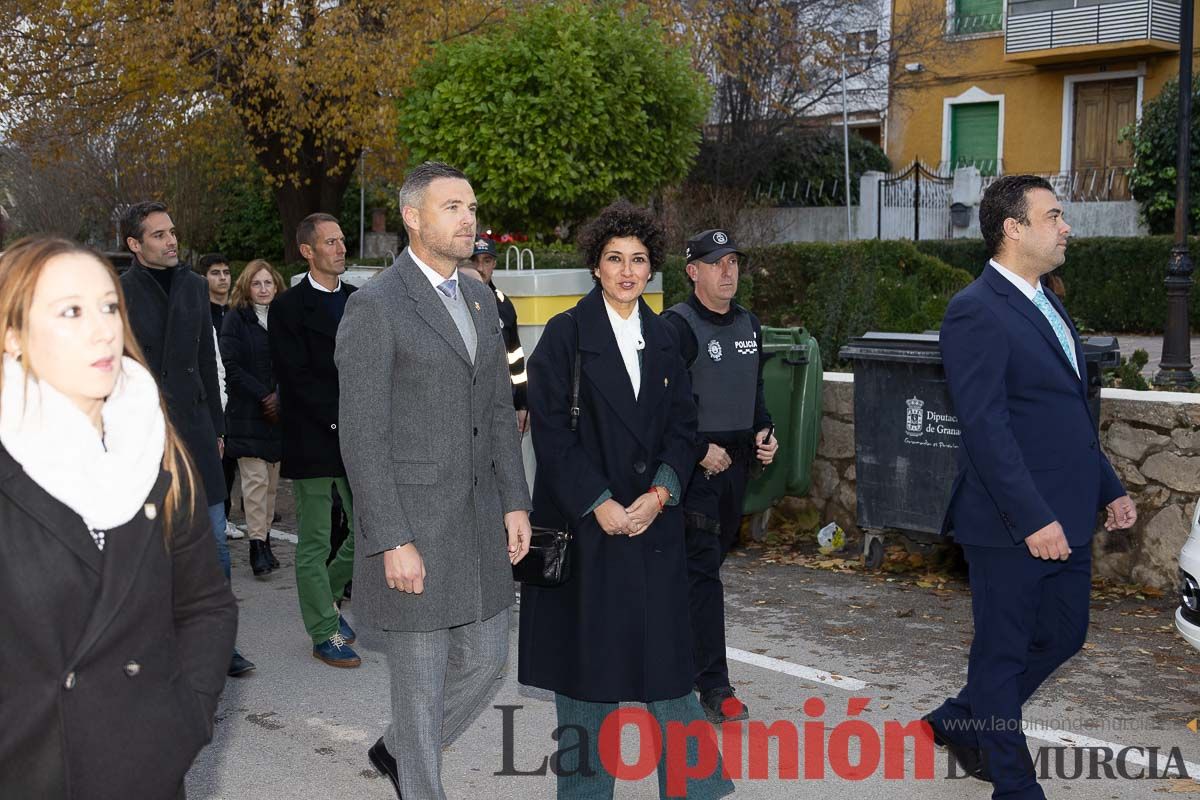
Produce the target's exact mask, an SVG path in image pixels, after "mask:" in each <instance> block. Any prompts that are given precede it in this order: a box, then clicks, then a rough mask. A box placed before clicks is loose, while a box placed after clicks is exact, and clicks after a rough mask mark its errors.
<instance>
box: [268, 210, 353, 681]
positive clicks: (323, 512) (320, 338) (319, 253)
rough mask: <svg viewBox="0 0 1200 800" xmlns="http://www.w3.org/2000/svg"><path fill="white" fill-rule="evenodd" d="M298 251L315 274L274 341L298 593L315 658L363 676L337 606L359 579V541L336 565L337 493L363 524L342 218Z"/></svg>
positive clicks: (322, 218)
mask: <svg viewBox="0 0 1200 800" xmlns="http://www.w3.org/2000/svg"><path fill="white" fill-rule="evenodd" d="M296 243H297V244H298V245H299V246H300V255H302V256H304V259H305V260H306V261H307V262H308V273H307V274H306V275H305V276H304V277H303V278H301V279H300V282H299V283H298V284H296V286H295V287H294V288H292V289H290V290H288V291H286V292H283V293H281V294H280V295H278V296H277V297H276V298H275V300H274V302H272V303H271V312H270V320H271V324H270V330H269V331H268V337H269V338H270V341H271V363H272V365H273V367H274V368H275V377H276V378H277V379H278V381H279V417H280V422H281V423H282V424H283V465H282V467H281V468H280V475H282V476H283V477H284V478H290V479H291V480H292V490H293V492H294V493H295V495H296V517H297V522H298V524H299V528H300V531H299V541H298V542H297V544H296V593H297V594H298V595H299V597H300V615H301V617H303V619H304V627H305V630H307V631H308V635H309V637H310V638H311V639H312V642H313V657H314V658H317V659H319V660H320V661H324V662H325V663H326V664H329V665H330V666H334V667H357V666H358V665H359V664H360V663H362V661H361V659H360V658H359V657H358V654H357V653H355V652H354V650H353V649H352V648H351V647H350V645H351V643H353V641H354V631H353V630H352V629H351V628H350V626H349V625H347V624H346V622H345V620H343V619H342V617H341V615H340V614H339V613H338V609H337V606H335V605H334V602H335V600H340V599H341V597H342V593H343V592H344V590H345V588H346V583H347V582H348V581H349V580H350V578H351V575H352V573H353V571H354V536H353V535H349V536H347V537H346V539H345V540H344V541H343V542H342V543H341V545H340V546H339V547H338V548H337V551H336V553H335V554H334V556H333V558H332V559H330V558H329V555H330V551H331V550H332V545H331V541H330V538H331V533H332V528H333V526H332V520H331V512H332V508H333V491H335V490H336V491H337V493H338V497H339V498H340V499H341V501H342V505H343V507H344V508H345V510H346V517H347V519H348V520H350V525H351V526H353V524H354V522H353V520H354V498H353V495H352V494H351V491H350V485H349V484H348V483H347V482H346V467H345V465H344V464H342V455H341V450H340V446H339V440H338V370H337V365H336V364H335V363H334V361H333V350H334V346H335V344H336V341H337V331H338V325H339V324H340V323H341V321H342V314H343V313H344V312H345V310H346V299H347V298H348V297H349V296H350V293H351V292H353V291H354V287H353V286H351V285H350V284H348V283H345V282H344V281H342V279H341V274H342V273H343V272H345V271H346V238H345V237H344V236H343V235H342V228H341V226H340V225H339V224H338V221H337V219H336V218H334V217H332V216H330V215H329V214H310V215H309V216H307V217H305V218H304V219H303V220H302V221H301V222H300V225H299V226H298V227H297V229H296ZM351 534H353V530H351Z"/></svg>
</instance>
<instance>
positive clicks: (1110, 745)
mask: <svg viewBox="0 0 1200 800" xmlns="http://www.w3.org/2000/svg"><path fill="white" fill-rule="evenodd" d="M725 654H726V655H727V656H728V657H729V658H730V659H732V660H734V661H740V662H742V663H743V664H752V665H753V666H756V667H762V668H763V669H769V670H771V671H773V672H781V673H783V674H784V675H791V676H793V677H796V678H801V679H803V680H806V681H813V682H815V683H823V684H825V685H826V686H835V687H837V688H839V689H845V690H846V691H848V692H857V691H860V690H862V689H865V688H867V684H866V682H865V681H860V680H859V679H858V678H850V677H847V676H845V675H837V674H834V673H831V672H826V671H824V670H820V669H814V668H812V667H806V666H803V665H801V664H793V663H791V662H790V661H783V660H781V659H778V658H771V657H770V656H764V655H760V654H758V653H750V652H747V651H745V650H738V649H737V648H736V647H726V648H725ZM1024 730H1025V735H1026V736H1028V737H1030V738H1033V739H1038V740H1039V741H1043V742H1049V743H1050V744H1055V745H1063V746H1066V747H1071V748H1076V749H1079V748H1097V749H1099V748H1106V749H1107V750H1108V751H1109V752H1111V753H1113V755H1114V756H1115V755H1116V754H1117V753H1120V752H1121V751H1122V750H1125V749H1126V746H1125V745H1122V744H1117V743H1116V742H1106V741H1104V740H1103V739H1095V738H1093V737H1091V736H1085V735H1083V734H1080V733H1069V732H1067V731H1060V730H1056V729H1054V728H1047V727H1046V726H1044V725H1038V724H1036V723H1031V722H1029V723H1025V726H1024ZM1138 747H1139V748H1140V750H1141V753H1138V752H1136V751H1135V752H1126V753H1125V762H1126V763H1127V764H1134V765H1137V766H1140V767H1146V768H1149V767H1150V758H1149V757H1148V756H1147V755H1146V751H1147V750H1148V748H1147V747H1143V746H1140V745H1138ZM1169 755H1170V749H1167V750H1162V749H1159V751H1158V758H1157V759H1156V761H1155V770H1156V771H1157V773H1158V775H1163V774H1175V775H1181V777H1191V778H1192V779H1194V780H1195V781H1196V782H1197V783H1200V764H1194V763H1192V762H1190V761H1184V762H1183V764H1182V766H1183V769H1184V770H1185V772H1184V773H1182V774H1181V773H1180V772H1179V770H1178V768H1177V767H1175V766H1172V767H1171V769H1170V771H1169V772H1168V771H1167V769H1166V767H1167V757H1168V756H1169Z"/></svg>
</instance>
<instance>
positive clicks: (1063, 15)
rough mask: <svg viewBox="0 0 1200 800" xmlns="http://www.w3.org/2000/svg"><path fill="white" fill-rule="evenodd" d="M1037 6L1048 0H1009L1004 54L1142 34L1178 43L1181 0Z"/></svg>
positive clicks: (1106, 41)
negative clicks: (1038, 0)
mask: <svg viewBox="0 0 1200 800" xmlns="http://www.w3.org/2000/svg"><path fill="white" fill-rule="evenodd" d="M1065 5H1066V7H1063V8H1051V9H1046V10H1039V11H1027V10H1026V9H1035V8H1038V9H1040V8H1044V3H1037V4H1034V3H1028V2H1026V3H1019V2H1015V3H1011V4H1010V5H1009V11H1008V25H1007V33H1006V35H1005V37H1004V51H1005V52H1006V53H1025V52H1030V51H1035V50H1052V49H1054V48H1058V47H1078V46H1081V45H1103V44H1113V43H1117V42H1128V41H1134V40H1139V39H1158V40H1161V41H1165V42H1173V43H1176V44H1178V42H1179V0H1129V1H1128V2H1124V3H1103V4H1100V5H1087V6H1078V7H1074V5H1073V4H1065Z"/></svg>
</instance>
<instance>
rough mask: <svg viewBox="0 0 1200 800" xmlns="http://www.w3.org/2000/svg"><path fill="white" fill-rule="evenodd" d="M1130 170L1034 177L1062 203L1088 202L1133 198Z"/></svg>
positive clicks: (1092, 170)
mask: <svg viewBox="0 0 1200 800" xmlns="http://www.w3.org/2000/svg"><path fill="white" fill-rule="evenodd" d="M1130 169H1131V167H1105V168H1102V169H1099V168H1086V169H1073V170H1067V171H1064V172H1042V173H1035V174H1037V175H1039V176H1040V177H1043V178H1045V179H1046V180H1048V181H1049V182H1050V185H1051V186H1053V187H1054V193H1055V194H1056V195H1058V196H1059V197H1060V198H1062V199H1063V200H1070V201H1072V202H1075V203H1087V202H1101V201H1111V200H1130V199H1132V195H1131V194H1130V191H1129V170H1130ZM998 177H999V176H998V175H990V176H987V177H984V179H983V188H984V189H986V188H987V187H988V186H990V185H991V184H992V182H993V181H995V180H996V178H998Z"/></svg>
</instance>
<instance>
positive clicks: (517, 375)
mask: <svg viewBox="0 0 1200 800" xmlns="http://www.w3.org/2000/svg"><path fill="white" fill-rule="evenodd" d="M478 255H490V256H492V257H493V258H495V257H496V243H495V242H493V241H492V240H491V239H487V238H484V237H482V236H480V237H479V238H477V239H476V240H475V249H474V251H473V252H472V253H471V258H472V259H474V258H475V256H478ZM488 288H490V289H491V290H492V294H494V295H496V308H497V310H498V311H499V312H500V332H501V333H502V334H503V335H504V349H505V350H507V351H508V374H509V378H511V380H512V387H513V408H515V409H516V410H517V411H524V410H526V409H527V408H529V403H528V401H527V400H526V399H525V389H526V383H527V380H528V378H527V377H526V375H525V351H524V349H522V347H521V336H520V333H519V332H518V330H517V309H516V307H515V306H514V305H513V302H512V300H509V299H508V297H507V296H506V295H505V294H504V292H502V291H500V290H499V289H497V288H496V284H494V283H492V282H491V281H490V280H489V281H488Z"/></svg>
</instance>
